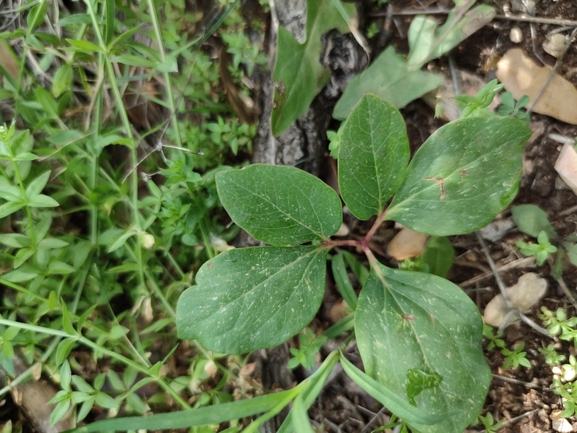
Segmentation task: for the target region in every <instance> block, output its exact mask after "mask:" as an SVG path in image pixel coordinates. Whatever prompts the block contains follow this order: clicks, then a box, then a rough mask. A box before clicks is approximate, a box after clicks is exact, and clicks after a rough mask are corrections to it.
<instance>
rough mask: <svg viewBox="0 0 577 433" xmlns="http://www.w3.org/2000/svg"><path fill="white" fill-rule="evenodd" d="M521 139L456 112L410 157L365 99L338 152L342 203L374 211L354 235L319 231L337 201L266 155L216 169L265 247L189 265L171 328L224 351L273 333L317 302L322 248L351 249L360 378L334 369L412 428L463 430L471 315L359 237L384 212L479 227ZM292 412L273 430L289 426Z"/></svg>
mask: <svg viewBox="0 0 577 433" xmlns="http://www.w3.org/2000/svg"><path fill="white" fill-rule="evenodd" d="M530 135H531V131H530V130H529V128H528V127H527V125H526V124H525V123H524V122H522V121H520V120H518V119H515V118H512V117H500V116H496V115H492V114H486V115H482V116H477V117H465V118H461V119H459V120H457V121H454V122H451V123H449V124H447V125H445V126H443V127H441V128H439V129H438V130H437V131H436V132H435V133H434V134H433V135H432V136H431V137H430V138H429V139H428V140H427V141H426V142H425V143H424V144H423V146H422V147H421V148H420V149H419V150H418V152H417V153H416V154H415V156H414V157H413V159H412V160H411V161H410V162H409V157H410V150H409V142H408V138H407V134H406V129H405V125H404V122H403V119H402V117H401V115H400V113H399V112H398V111H397V110H396V109H395V108H394V107H393V106H392V105H390V104H388V103H386V102H384V101H382V100H380V99H379V98H377V97H375V96H372V95H366V96H364V97H363V99H362V100H361V101H360V102H359V104H358V105H357V106H356V108H355V109H354V110H353V111H352V113H351V114H350V116H349V117H348V119H347V120H346V123H345V125H344V130H343V136H342V140H341V144H340V148H339V151H338V152H339V153H338V162H339V170H338V179H339V189H340V192H341V198H342V200H343V201H344V203H345V205H346V206H347V207H348V208H349V210H350V211H351V212H352V214H353V215H355V216H356V217H357V218H359V219H361V220H367V219H369V218H371V217H373V216H376V220H375V223H374V225H373V227H372V228H371V229H370V231H369V232H368V233H367V235H366V236H365V238H364V239H363V240H360V241H358V240H332V239H331V238H330V237H331V236H332V235H334V234H335V233H336V232H337V230H338V228H339V226H340V224H341V220H342V209H341V200H340V199H339V197H338V196H337V193H336V192H335V191H334V190H333V189H331V188H330V187H329V186H327V185H326V184H324V183H323V182H322V181H321V180H319V179H317V178H315V177H313V176H311V175H310V174H308V173H305V172H303V171H301V170H299V169H297V168H293V167H280V166H267V165H252V166H249V167H246V168H244V169H241V170H228V171H224V172H221V173H219V174H218V175H217V176H216V183H217V189H218V194H219V196H220V199H221V201H222V204H223V205H224V207H225V209H226V210H227V212H228V213H229V214H230V216H231V218H232V219H233V221H234V222H235V223H236V224H238V225H239V226H240V227H242V228H243V229H245V230H246V231H247V232H248V233H250V234H251V235H253V236H254V237H255V238H256V239H258V240H261V241H263V242H265V243H267V244H270V246H265V247H252V248H242V249H235V250H231V251H227V252H225V253H222V254H220V255H219V256H217V257H215V258H214V259H212V260H210V261H208V262H207V263H205V264H204V265H203V266H202V267H201V269H200V270H199V272H198V274H197V276H196V285H195V286H193V287H191V288H189V289H188V290H186V291H185V292H184V293H183V294H182V296H181V298H180V300H179V302H178V306H177V327H178V332H179V335H180V337H182V338H184V339H198V340H200V342H201V343H202V344H203V345H204V346H205V347H207V348H208V349H210V350H213V351H216V352H225V353H245V352H250V351H254V350H257V349H263V348H269V347H273V346H276V345H279V344H281V343H283V342H285V341H286V340H287V339H288V338H290V337H291V336H293V335H295V334H297V333H298V332H299V331H301V330H302V329H303V327H305V326H307V324H308V323H309V322H310V321H311V320H312V319H313V317H314V316H315V314H316V312H317V310H318V308H319V306H320V304H321V301H322V298H323V294H324V291H325V273H326V265H325V261H326V260H327V258H328V255H329V251H330V250H331V249H332V248H335V247H344V246H355V247H359V248H360V249H362V251H363V252H364V253H365V254H366V256H367V259H368V262H369V264H370V267H371V269H370V274H369V277H368V279H367V280H366V283H365V284H364V287H363V288H362V290H361V292H360V294H359V296H358V301H357V302H356V309H355V311H354V313H353V314H354V335H355V338H356V341H357V344H358V348H359V351H360V354H361V357H362V360H363V363H364V368H365V371H366V374H363V373H362V372H361V371H360V370H358V369H355V368H354V367H353V366H352V365H349V364H347V362H346V360H344V359H342V358H341V362H342V363H344V364H343V367H344V369H345V372H347V374H349V375H351V377H353V378H354V380H356V381H357V382H358V383H359V385H360V386H361V387H363V388H364V389H366V390H367V391H369V392H370V393H371V395H373V396H375V398H377V399H378V400H379V401H381V403H383V404H384V405H386V406H387V407H388V408H389V409H391V411H392V412H394V413H396V415H398V416H401V417H402V418H404V420H405V421H406V422H407V423H408V424H409V425H410V426H411V427H412V428H414V429H415V430H417V431H420V432H427V433H441V432H442V433H450V432H454V433H460V432H462V431H463V429H464V428H465V427H466V426H467V425H468V424H470V423H471V422H472V421H474V420H475V418H476V416H477V414H478V413H479V411H480V409H481V407H482V405H483V401H484V398H485V395H486V392H487V389H488V386H489V383H490V380H491V374H490V370H489V368H488V366H487V364H486V362H485V360H484V357H483V351H482V348H481V338H482V320H481V316H480V314H479V312H478V310H477V308H476V306H475V304H474V303H473V302H471V300H470V299H469V298H468V296H467V295H466V294H465V293H464V292H463V291H462V290H461V289H460V288H458V287H457V286H456V285H454V284H453V283H451V282H449V281H448V280H445V279H443V278H440V277H438V276H436V275H431V274H424V273H420V272H409V271H403V270H398V269H393V268H389V267H387V266H384V265H383V264H381V263H379V262H378V261H377V259H376V257H375V256H374V255H373V253H372V252H371V250H370V248H369V241H370V240H371V238H372V236H373V235H374V233H375V231H376V230H377V228H378V227H379V226H380V225H381V224H382V223H383V221H386V220H393V221H397V222H399V223H401V224H402V225H404V226H407V227H409V228H411V229H412V230H415V231H419V232H422V233H426V234H430V235H436V236H447V235H456V234H462V233H467V232H471V231H473V230H476V229H479V228H481V227H483V226H485V225H486V224H488V223H489V222H490V221H491V220H492V219H493V218H494V217H495V215H496V214H497V213H499V212H501V211H502V210H503V209H505V208H506V207H507V206H508V205H509V203H510V202H511V201H512V199H513V198H514V196H515V194H516V192H517V189H518V185H519V181H520V176H521V169H522V151H523V146H524V143H525V142H526V140H527V139H528V138H529V136H530ZM391 198H392V200H391ZM341 263H342V261H341ZM349 296H350V294H349ZM353 304H355V302H353ZM335 362H336V361H335ZM333 365H334V362H333V363H332V364H331V368H332V366H333ZM327 368H328V367H327ZM323 377H324V376H323ZM327 377H328V375H327ZM315 383H316V382H315ZM311 386H312V385H311ZM315 386H317V385H315ZM320 386H321V387H322V384H321V385H320ZM313 388H314V387H313ZM303 389H306V390H307V391H306V392H304V391H303V394H298V393H297V394H298V399H299V400H298V405H295V407H297V408H299V411H298V414H301V415H302V413H303V410H302V409H303V407H305V408H306V407H308V406H310V404H311V403H312V400H313V399H314V396H316V395H317V394H318V390H317V389H316V388H315V392H312V393H311V391H310V388H306V387H303ZM311 396H312V397H311ZM296 399H297V397H296V394H295V397H294V399H293V400H294V401H295V402H296V401H297V400H296ZM303 405H304V406H303ZM298 414H297V413H295V414H292V415H291V417H289V419H288V420H287V423H285V424H286V425H285V426H284V427H283V429H281V430H282V431H292V430H294V429H295V428H296V426H297V425H301V424H300V423H301V421H302V416H300V415H298ZM299 417H300V418H299Z"/></svg>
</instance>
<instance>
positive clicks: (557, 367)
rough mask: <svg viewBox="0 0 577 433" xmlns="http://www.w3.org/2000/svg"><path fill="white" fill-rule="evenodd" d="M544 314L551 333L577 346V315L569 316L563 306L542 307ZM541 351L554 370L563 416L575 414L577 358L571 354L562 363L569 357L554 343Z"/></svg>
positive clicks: (554, 388)
mask: <svg viewBox="0 0 577 433" xmlns="http://www.w3.org/2000/svg"><path fill="white" fill-rule="evenodd" d="M541 311H542V314H540V315H539V318H540V319H541V320H542V321H543V324H544V325H545V326H547V331H549V333H550V334H551V335H558V336H559V338H560V339H561V340H566V341H571V340H574V342H575V345H576V346H577V330H576V329H575V328H576V327H577V317H571V318H567V314H566V313H565V311H564V310H563V309H561V308H559V309H557V311H555V312H553V311H551V310H549V309H548V308H547V307H544V306H543V307H541ZM539 352H540V353H541V354H543V355H544V356H545V362H546V363H547V364H549V365H551V369H552V372H553V381H552V383H551V389H552V390H553V392H554V393H555V394H557V395H558V396H560V397H561V398H562V399H563V405H564V406H565V409H564V410H563V412H562V414H561V416H562V417H564V418H568V417H570V416H573V415H574V414H575V412H576V408H577V381H576V380H575V379H576V378H577V358H575V356H574V355H569V362H568V363H565V364H561V363H562V362H563V361H565V360H566V359H567V358H566V356H565V355H563V354H559V353H558V352H557V350H556V349H555V347H554V346H553V345H552V344H549V345H548V346H547V347H546V348H542V349H539Z"/></svg>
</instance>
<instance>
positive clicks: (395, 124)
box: [339, 95, 410, 220]
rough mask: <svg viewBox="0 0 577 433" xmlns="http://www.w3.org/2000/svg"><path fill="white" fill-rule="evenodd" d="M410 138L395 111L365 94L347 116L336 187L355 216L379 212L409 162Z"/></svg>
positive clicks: (362, 217) (397, 184) (367, 216)
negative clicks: (337, 186)
mask: <svg viewBox="0 0 577 433" xmlns="http://www.w3.org/2000/svg"><path fill="white" fill-rule="evenodd" d="M409 155H410V149H409V139H408V138H407V132H406V130H405V122H404V121H403V118H402V116H401V114H400V113H399V112H398V110H396V109H395V107H393V106H392V105H390V104H388V103H386V102H385V101H383V100H382V99H379V98H377V97H376V96H373V95H365V96H364V97H363V99H361V102H359V104H358V105H357V106H356V107H355V109H354V111H353V112H352V113H351V115H350V116H349V118H348V119H347V121H346V123H345V125H344V129H343V136H342V139H341V145H340V148H339V189H340V191H341V196H342V197H343V200H344V202H345V203H346V205H347V206H348V208H349V210H350V211H351V212H352V214H353V215H354V216H356V217H357V218H359V219H361V220H367V219H369V218H370V217H372V216H373V215H377V214H378V213H379V212H382V211H383V210H384V208H385V205H386V203H387V201H388V200H389V198H390V197H391V196H392V195H393V193H394V192H395V191H396V190H397V188H398V187H399V185H400V184H401V181H402V180H403V176H404V174H405V171H406V169H407V165H408V163H409Z"/></svg>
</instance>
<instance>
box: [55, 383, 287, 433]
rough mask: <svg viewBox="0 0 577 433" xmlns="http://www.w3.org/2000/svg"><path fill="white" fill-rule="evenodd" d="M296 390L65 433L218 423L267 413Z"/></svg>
mask: <svg viewBox="0 0 577 433" xmlns="http://www.w3.org/2000/svg"><path fill="white" fill-rule="evenodd" d="M291 393H293V391H292V390H291V391H283V392H278V393H275V394H269V395H264V396H260V397H254V398H251V399H247V400H240V401H235V402H232V403H223V404H219V405H215V406H207V407H201V408H198V409H191V410H184V411H180V412H171V413H161V414H157V415H151V416H135V417H127V418H114V419H107V420H103V421H97V422H94V423H92V424H89V425H87V426H84V427H78V428H75V429H72V430H67V431H66V432H65V433H90V432H102V431H127V430H139V429H147V430H169V429H179V428H188V427H195V426H202V425H207V424H218V423H221V422H225V421H230V420H232V419H238V418H244V417H248V416H252V415H256V414H257V413H261V412H266V411H267V410H270V409H272V408H274V407H275V406H276V405H277V404H279V403H280V402H282V401H283V400H285V399H286V398H287V396H288V395H289V394H291Z"/></svg>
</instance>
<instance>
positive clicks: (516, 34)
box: [509, 26, 523, 44]
mask: <svg viewBox="0 0 577 433" xmlns="http://www.w3.org/2000/svg"><path fill="white" fill-rule="evenodd" d="M509 38H510V39H511V42H513V43H514V44H518V43H521V42H523V32H522V31H521V29H520V28H519V27H517V26H515V27H513V28H512V29H511V32H510V33H509Z"/></svg>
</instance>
